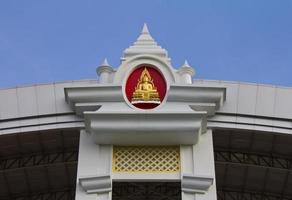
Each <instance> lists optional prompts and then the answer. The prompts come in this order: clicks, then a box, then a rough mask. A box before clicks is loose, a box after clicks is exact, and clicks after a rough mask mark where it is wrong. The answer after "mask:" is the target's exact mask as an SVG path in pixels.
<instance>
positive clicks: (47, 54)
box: [0, 0, 292, 88]
mask: <svg viewBox="0 0 292 200" xmlns="http://www.w3.org/2000/svg"><path fill="white" fill-rule="evenodd" d="M144 22H146V23H147V24H148V27H149V29H150V32H151V34H152V36H153V37H154V38H155V40H156V41H157V42H158V43H159V44H160V45H161V46H162V47H164V48H165V49H167V50H168V53H169V56H170V57H171V58H172V64H173V66H174V67H176V68H177V67H179V66H180V65H182V64H183V61H184V60H185V59H187V60H188V61H189V63H190V65H192V66H193V67H194V68H195V70H196V73H197V74H196V76H195V78H198V79H216V80H235V81H244V82H252V83H263V84H275V85H284V86H292V0H200V1H197V0H188V1H187V0H180V1H178V0H147V1H137V0H116V1H113V0H106V1H99V0H79V1H77V0H76V1H75V0H50V1H44V0H25V1H21V0H1V1H0V72H1V79H0V87H1V88H4V87H14V86H19V85H30V84H38V83H50V82H55V81H65V80H78V79H95V78H96V74H95V69H96V67H97V66H98V65H99V64H100V63H101V62H102V60H103V59H104V57H107V58H108V61H109V63H110V64H111V65H112V66H113V67H115V68H116V67H118V65H119V62H120V60H119V59H120V57H121V56H122V53H123V50H124V49H125V48H127V47H128V46H130V45H131V44H132V43H133V42H134V41H135V40H136V38H137V36H138V35H139V33H140V31H141V29H142V26H143V23H144Z"/></svg>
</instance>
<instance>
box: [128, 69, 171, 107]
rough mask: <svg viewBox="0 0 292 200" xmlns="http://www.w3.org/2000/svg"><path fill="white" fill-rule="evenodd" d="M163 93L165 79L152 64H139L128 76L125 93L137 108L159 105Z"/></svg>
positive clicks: (164, 91) (163, 95)
mask: <svg viewBox="0 0 292 200" xmlns="http://www.w3.org/2000/svg"><path fill="white" fill-rule="evenodd" d="M165 93H166V82H165V79H164V77H163V75H162V74H161V73H160V72H159V71H158V70H157V69H155V68H154V67H153V66H150V65H140V66H139V67H138V68H136V69H135V70H134V71H133V72H132V73H131V74H130V76H129V77H128V80H127V83H126V95H127V98H128V100H129V102H130V103H131V104H132V105H134V106H135V107H137V108H141V109H152V108H155V107H157V106H159V105H160V104H161V102H162V101H163V99H164V97H165Z"/></svg>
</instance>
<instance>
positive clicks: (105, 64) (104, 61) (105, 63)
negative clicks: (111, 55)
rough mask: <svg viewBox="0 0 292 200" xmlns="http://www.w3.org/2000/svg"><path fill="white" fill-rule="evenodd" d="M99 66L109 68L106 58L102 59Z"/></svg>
mask: <svg viewBox="0 0 292 200" xmlns="http://www.w3.org/2000/svg"><path fill="white" fill-rule="evenodd" d="M101 66H110V65H109V64H108V62H107V58H104V60H103V63H102V64H101Z"/></svg>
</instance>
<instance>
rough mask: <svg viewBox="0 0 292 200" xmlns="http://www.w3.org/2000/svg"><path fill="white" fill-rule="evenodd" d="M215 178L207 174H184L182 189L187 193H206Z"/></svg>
mask: <svg viewBox="0 0 292 200" xmlns="http://www.w3.org/2000/svg"><path fill="white" fill-rule="evenodd" d="M213 181H214V178H212V177H206V176H193V175H183V176H182V180H181V186H182V191H183V192H187V193H203V194H204V193H206V192H207V191H208V189H209V188H210V186H211V185H213Z"/></svg>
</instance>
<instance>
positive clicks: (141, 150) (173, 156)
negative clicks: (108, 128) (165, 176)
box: [112, 146, 180, 173]
mask: <svg viewBox="0 0 292 200" xmlns="http://www.w3.org/2000/svg"><path fill="white" fill-rule="evenodd" d="M112 166H113V171H114V172H143V173H175V172H179V171H180V153H179V146H114V150H113V165H112Z"/></svg>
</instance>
